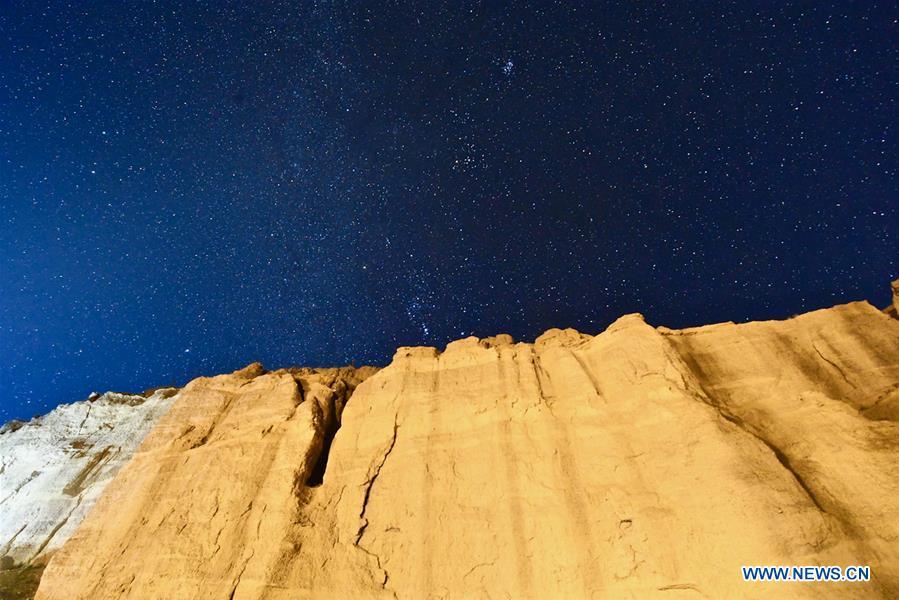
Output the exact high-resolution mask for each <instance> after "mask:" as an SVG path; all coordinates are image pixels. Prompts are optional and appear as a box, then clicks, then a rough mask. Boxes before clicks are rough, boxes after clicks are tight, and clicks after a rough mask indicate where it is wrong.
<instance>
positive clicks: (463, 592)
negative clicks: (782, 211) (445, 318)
mask: <svg viewBox="0 0 899 600" xmlns="http://www.w3.org/2000/svg"><path fill="white" fill-rule="evenodd" d="M893 310H895V309H893ZM897 421H899V321H897V320H896V319H894V318H891V316H890V315H889V312H888V311H887V312H885V311H880V310H878V309H876V308H874V307H872V306H871V305H870V304H868V303H866V302H855V303H850V304H845V305H841V306H836V307H833V308H830V309H825V310H818V311H814V312H811V313H808V314H804V315H800V316H798V317H795V318H792V319H789V320H785V321H768V322H757V323H746V324H733V323H722V324H717V325H711V326H707V327H699V328H693V329H684V330H671V329H667V328H664V327H658V328H656V327H652V326H650V325H648V324H647V323H646V322H645V321H644V319H643V318H642V317H641V316H640V315H628V316H625V317H622V318H621V319H619V320H618V321H616V322H615V323H614V324H612V325H611V326H610V327H609V328H608V329H606V330H605V331H604V332H602V333H600V334H598V335H596V336H590V335H585V334H582V333H579V332H577V331H574V330H570V329H568V330H550V331H548V332H546V333H545V334H544V335H542V336H541V337H540V338H538V339H537V340H536V342H534V343H533V344H527V343H515V342H514V341H513V340H512V339H511V338H510V337H509V336H505V335H500V336H496V337H492V338H486V339H480V340H479V339H476V338H467V339H464V340H459V341H456V342H452V343H450V344H449V345H448V346H447V347H446V349H445V350H444V351H443V352H439V351H438V350H436V349H435V348H427V347H416V348H400V349H399V350H398V351H397V353H396V355H395V356H394V359H393V361H392V362H391V364H390V365H389V366H387V367H386V368H384V369H382V370H380V371H376V370H375V369H370V368H363V369H358V370H357V369H351V368H344V369H324V370H312V369H293V370H280V371H274V372H265V371H264V370H263V369H262V368H261V367H260V366H259V365H251V366H250V367H247V368H246V369H244V370H241V371H238V372H235V373H233V374H230V375H221V376H217V377H212V378H201V379H198V380H195V381H193V382H191V383H190V384H189V385H187V386H186V387H185V388H184V389H183V390H181V391H180V393H178V395H177V396H176V397H175V398H174V403H173V404H172V406H171V408H170V409H169V410H168V411H167V412H166V414H165V415H164V416H163V417H162V418H161V419H159V421H158V422H157V423H156V426H155V427H154V428H153V429H152V431H151V432H150V433H149V434H148V435H147V437H146V438H145V439H144V441H143V443H142V444H141V445H140V447H139V449H138V450H137V451H136V452H135V453H134V455H133V457H132V458H131V460H130V461H129V462H128V463H127V464H125V465H124V466H123V467H122V468H121V469H120V470H119V471H118V473H117V474H116V476H115V478H114V479H113V481H112V482H111V483H109V485H108V486H106V489H105V491H104V493H103V494H102V496H101V497H100V499H99V500H98V501H97V502H96V504H95V505H94V507H93V509H92V510H91V511H90V512H89V513H88V514H87V516H86V517H85V518H84V520H83V522H82V523H81V525H80V527H78V529H77V530H76V531H75V532H74V534H72V535H71V537H70V538H69V539H68V541H67V542H66V543H65V545H63V546H62V548H61V549H59V550H58V551H56V553H55V554H54V555H53V557H52V559H51V560H50V563H49V565H48V566H47V568H46V571H45V572H44V575H43V579H42V581H41V584H40V588H39V590H38V593H37V597H38V598H40V599H44V600H49V599H63V598H65V599H70V598H83V599H99V598H184V599H188V598H191V599H193V598H209V599H212V598H225V599H227V598H230V599H241V598H266V599H280V598H285V599H286V598H306V597H308V598H313V597H314V598H427V597H437V598H472V597H478V598H482V597H483V598H488V597H515V598H550V597H551V598H606V597H608V598H622V597H639V598H642V597H655V596H659V597H664V598H678V597H684V598H688V597H703V596H705V597H712V598H717V597H770V596H772V595H775V596H778V595H779V596H783V595H784V594H786V593H788V594H789V596H790V597H793V598H806V597H808V598H812V597H814V598H818V597H822V596H828V595H829V596H832V597H841V598H842V597H850V598H856V597H857V598H889V597H896V596H897V595H899V423H897ZM766 564H773V565H781V564H782V565H810V564H824V565H831V564H833V565H843V566H846V565H870V566H871V574H872V580H871V581H870V582H867V583H848V582H847V583H826V584H825V583H789V584H785V583H747V582H744V581H743V580H742V576H741V572H740V567H741V565H766Z"/></svg>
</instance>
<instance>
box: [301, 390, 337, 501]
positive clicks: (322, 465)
mask: <svg viewBox="0 0 899 600" xmlns="http://www.w3.org/2000/svg"><path fill="white" fill-rule="evenodd" d="M331 410H332V411H333V410H334V409H333V408H332V409H331ZM339 429H340V421H339V420H338V419H337V416H336V415H332V417H331V418H330V419H328V426H327V428H326V429H325V435H324V439H323V440H322V449H321V451H320V452H319V453H318V459H317V460H316V461H315V465H314V466H313V467H312V471H311V472H310V473H309V477H308V478H307V479H306V487H319V486H320V485H321V484H322V483H323V482H324V481H325V470H326V469H327V468H328V457H329V456H330V455H331V444H333V443H334V436H335V435H337V431H338V430H339Z"/></svg>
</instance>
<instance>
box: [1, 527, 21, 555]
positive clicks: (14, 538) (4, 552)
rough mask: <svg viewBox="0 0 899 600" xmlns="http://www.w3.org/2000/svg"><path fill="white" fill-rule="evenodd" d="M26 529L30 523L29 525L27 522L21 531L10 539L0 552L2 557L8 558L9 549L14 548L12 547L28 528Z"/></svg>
mask: <svg viewBox="0 0 899 600" xmlns="http://www.w3.org/2000/svg"><path fill="white" fill-rule="evenodd" d="M26 527H28V523H27V522H26V523H25V524H24V525H22V526H21V527H20V528H19V530H18V531H17V532H15V533H14V534H13V536H12V537H11V538H9V541H8V542H6V545H5V546H3V550H0V556H6V554H7V553H8V552H9V549H10V548H12V545H13V544H14V543H15V541H16V538H17V537H19V534H20V533H22V532H23V531H25V528H26Z"/></svg>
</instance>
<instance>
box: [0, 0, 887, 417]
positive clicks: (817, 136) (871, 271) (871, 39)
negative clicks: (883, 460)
mask: <svg viewBox="0 0 899 600" xmlns="http://www.w3.org/2000/svg"><path fill="white" fill-rule="evenodd" d="M897 18H899V10H897V9H896V6H895V4H894V3H883V4H882V5H878V4H876V3H874V2H859V3H849V2H817V1H816V2H811V1H810V2H803V3H794V2H735V3H719V4H718V5H717V6H713V3H706V2H682V3H674V2H639V3H637V2H620V3H606V2H597V3H589V4H588V3H577V2H574V3H571V2H545V3H540V2H537V3H528V4H523V3H516V4H515V5H514V6H512V3H505V2H495V3H490V4H481V3H477V4H474V3H463V2H449V3H446V4H445V5H442V7H441V6H440V5H438V4H437V3H436V2H419V3H416V4H397V3H393V2H385V3H370V2H358V3H343V2H283V3H282V2H259V3H247V2H223V1H215V2H177V1H162V0H160V1H156V2H149V1H147V2H144V1H139V2H138V1H134V2H120V1H115V2H98V1H92V2H87V1H84V2H82V1H78V2H70V3H63V2H41V3H38V2H30V1H13V2H4V3H3V6H2V7H0V208H2V211H0V361H2V375H0V421H3V420H6V419H9V418H13V417H16V418H27V417H30V416H32V415H34V414H37V413H41V412H45V411H47V410H49V409H50V408H52V406H54V405H56V404H58V403H60V402H70V401H74V400H78V399H82V398H84V397H86V396H87V394H88V393H89V392H90V391H92V390H98V391H103V390H107V389H119V390H126V391H141V390H143V389H145V388H147V387H151V386H158V385H165V384H178V385H180V384H183V383H184V382H186V381H187V380H188V379H190V378H192V377H194V376H197V375H200V374H214V373H219V372H225V371H229V370H232V369H235V368H238V367H241V366H243V365H244V364H246V363H248V362H251V361H255V360H260V361H262V362H263V363H265V365H266V366H268V367H270V368H275V367H280V366H287V365H293V364H300V365H337V364H345V363H348V362H350V361H355V362H356V364H360V363H373V364H386V363H387V362H389V359H390V356H391V355H392V353H393V350H394V349H395V347H396V346H398V345H412V344H428V345H437V346H443V345H444V344H445V343H446V342H448V341H450V340H452V339H456V338H459V337H463V336H466V335H469V334H475V335H480V336H486V335H492V334H495V333H499V332H508V333H511V334H512V335H513V336H515V337H516V339H523V340H533V339H534V338H535V337H536V336H537V335H539V334H540V333H541V332H542V331H543V330H545V329H547V328H549V327H552V326H559V327H565V326H572V327H576V328H579V329H581V330H582V331H585V332H590V333H595V332H598V331H600V330H602V329H603V328H604V327H606V326H607V325H608V324H609V323H610V322H611V321H613V320H614V319H615V318H616V317H618V316H619V315H621V314H624V313H627V312H634V311H639V312H642V313H644V314H645V315H646V316H647V319H648V320H649V322H651V323H653V324H664V325H668V326H672V327H680V326H688V325H697V324H704V323H710V322H715V321H722V320H734V321H744V320H749V319H767V318H785V317H789V316H791V315H792V314H796V313H799V312H802V311H806V310H809V309H813V308H819V307H824V306H828V305H832V304H834V303H838V302H845V301H849V300H855V299H869V300H871V301H873V302H875V303H877V304H878V305H886V304H887V302H888V288H889V280H890V279H891V278H895V277H897V276H899V262H897V241H899V240H897V232H899V202H897V200H899V179H897V160H896V157H897V151H899V143H897V140H899V137H897V132H896V124H897V122H899V119H897V117H899V110H897V80H899V77H897V49H896V39H897V29H899V28H897Z"/></svg>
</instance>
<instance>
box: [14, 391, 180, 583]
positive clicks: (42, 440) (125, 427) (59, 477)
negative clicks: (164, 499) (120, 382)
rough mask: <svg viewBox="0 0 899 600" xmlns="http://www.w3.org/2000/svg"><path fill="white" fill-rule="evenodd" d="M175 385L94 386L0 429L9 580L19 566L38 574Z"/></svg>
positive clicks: (22, 570) (166, 401)
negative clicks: (148, 391) (152, 389)
mask: <svg viewBox="0 0 899 600" xmlns="http://www.w3.org/2000/svg"><path fill="white" fill-rule="evenodd" d="M175 391H176V390H173V389H167V390H159V391H158V392H157V393H155V394H154V395H152V396H150V397H148V398H146V397H143V396H133V395H128V394H117V393H114V392H110V393H107V394H103V395H98V394H92V395H91V398H90V399H89V400H87V401H84V402H76V403H74V404H68V405H62V406H59V407H58V408H56V409H55V410H54V411H53V412H51V413H49V414H47V415H46V416H43V417H39V418H37V419H33V420H32V421H30V422H28V423H22V422H13V423H8V424H7V425H5V426H4V427H3V428H2V429H0V544H2V545H0V557H2V558H0V560H2V561H3V563H2V565H3V570H4V571H10V570H13V569H15V570H16V573H4V574H3V579H4V580H6V579H9V578H11V577H13V576H15V577H18V576H19V575H22V574H28V575H29V576H30V577H29V581H30V580H31V579H34V574H35V572H36V571H39V569H40V568H41V567H42V566H43V563H44V561H45V559H46V558H47V557H48V556H49V555H50V554H52V552H53V551H55V550H56V549H57V548H59V547H60V546H62V544H63V543H64V542H65V541H66V540H67V539H68V537H69V536H70V535H71V534H72V532H73V531H74V530H75V528H76V527H77V525H78V524H79V523H80V521H81V520H82V518H83V517H84V515H85V514H87V512H88V511H89V510H90V508H91V506H93V504H94V502H95V501H96V499H97V498H98V497H99V496H100V494H101V492H102V491H103V489H104V488H105V487H106V484H108V483H109V482H110V481H111V480H112V477H113V476H114V475H115V474H116V472H117V471H118V470H119V468H120V467H121V466H122V465H123V464H125V463H126V462H127V461H128V460H129V459H130V458H131V454H132V453H133V452H134V450H135V449H136V448H137V445H138V444H139V443H140V441H141V439H143V437H144V435H145V434H146V433H147V432H148V431H149V430H150V429H151V428H152V427H153V425H154V424H155V423H156V420H157V419H158V418H159V417H160V416H161V415H162V414H163V413H164V412H165V411H166V410H167V409H168V407H169V405H170V404H171V402H172V396H173V394H174V393H175ZM35 582H36V579H35ZM2 585H3V582H0V588H2ZM0 591H2V590H0Z"/></svg>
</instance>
